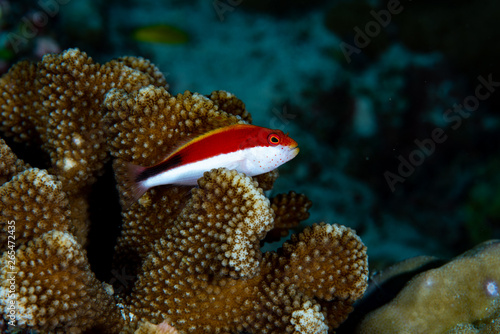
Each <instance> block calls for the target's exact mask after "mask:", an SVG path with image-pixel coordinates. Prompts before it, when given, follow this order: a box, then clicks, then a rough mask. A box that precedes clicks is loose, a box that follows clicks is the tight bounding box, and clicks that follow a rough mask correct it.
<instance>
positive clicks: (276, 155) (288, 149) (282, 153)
mask: <svg viewBox="0 0 500 334" xmlns="http://www.w3.org/2000/svg"><path fill="white" fill-rule="evenodd" d="M252 140H253V145H250V146H247V148H246V149H245V150H244V151H245V152H246V164H247V167H248V170H246V173H247V174H250V175H259V174H262V173H267V172H270V171H272V170H273V169H276V168H277V167H279V166H281V165H282V164H284V163H286V162H288V161H290V160H292V159H293V158H295V157H296V156H297V154H298V153H299V147H298V144H297V142H296V141H295V140H294V139H292V138H291V137H290V136H289V135H288V134H285V133H284V132H283V131H281V130H273V129H266V128H262V129H261V130H260V131H259V132H258V133H257V134H256V136H255V137H254V138H253V139H252Z"/></svg>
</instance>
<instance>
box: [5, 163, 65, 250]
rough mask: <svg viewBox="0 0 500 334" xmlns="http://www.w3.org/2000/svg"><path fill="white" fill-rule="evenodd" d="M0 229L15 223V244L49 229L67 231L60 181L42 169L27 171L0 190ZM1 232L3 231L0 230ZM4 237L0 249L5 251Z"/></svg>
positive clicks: (63, 195)
mask: <svg viewBox="0 0 500 334" xmlns="http://www.w3.org/2000/svg"><path fill="white" fill-rule="evenodd" d="M0 212H1V213H2V220H1V221H0V226H2V227H5V225H6V224H7V222H8V221H14V222H16V229H15V234H14V236H15V240H16V244H20V243H26V242H28V241H29V240H31V239H33V238H35V237H37V236H39V235H41V234H43V233H45V232H48V231H51V230H58V231H63V232H65V231H70V230H73V229H72V228H71V221H70V220H69V219H68V218H69V216H70V213H69V210H68V199H67V197H66V194H65V193H64V192H63V191H62V186H61V182H59V181H58V180H57V179H56V177H55V176H53V175H50V174H48V173H47V171H46V170H44V169H38V168H30V169H27V170H25V171H24V172H21V173H19V174H17V175H16V176H14V177H13V178H12V180H10V181H9V182H7V183H5V184H3V185H2V186H1V187H0ZM2 230H7V229H6V228H5V229H4V228H2ZM6 239H7V235H6V234H5V233H3V234H1V235H0V245H1V246H0V250H2V251H3V250H5V248H6V247H7V243H6V242H5V241H6Z"/></svg>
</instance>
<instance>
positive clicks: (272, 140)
mask: <svg viewBox="0 0 500 334" xmlns="http://www.w3.org/2000/svg"><path fill="white" fill-rule="evenodd" d="M280 141H281V140H280V137H279V136H278V135H277V134H275V133H271V134H270V135H269V136H268V137H267V142H268V143H269V144H271V145H278V144H279V143H280Z"/></svg>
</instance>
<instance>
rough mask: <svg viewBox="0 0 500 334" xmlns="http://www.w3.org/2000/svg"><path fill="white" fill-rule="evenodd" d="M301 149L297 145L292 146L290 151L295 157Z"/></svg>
mask: <svg viewBox="0 0 500 334" xmlns="http://www.w3.org/2000/svg"><path fill="white" fill-rule="evenodd" d="M299 151H300V149H299V148H298V147H297V145H295V146H291V147H290V152H291V153H292V157H294V158H295V157H296V156H297V154H299Z"/></svg>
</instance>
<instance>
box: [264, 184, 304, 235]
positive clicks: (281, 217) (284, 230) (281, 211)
mask: <svg viewBox="0 0 500 334" xmlns="http://www.w3.org/2000/svg"><path fill="white" fill-rule="evenodd" d="M259 185H260V183H259ZM310 207H311V201H310V200H309V199H308V198H307V197H306V196H305V195H303V194H297V193H295V192H293V191H291V192H289V193H288V194H280V195H278V196H276V197H274V198H273V199H272V200H271V208H272V209H273V211H274V212H275V213H276V219H275V220H274V227H273V229H272V230H271V231H269V233H268V234H267V235H266V239H265V240H266V241H268V242H269V241H276V240H279V239H280V238H281V237H284V236H286V235H288V231H289V230H290V229H292V228H294V227H297V226H298V225H299V224H300V222H301V221H303V220H306V219H307V218H309V212H308V210H309V208H310Z"/></svg>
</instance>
